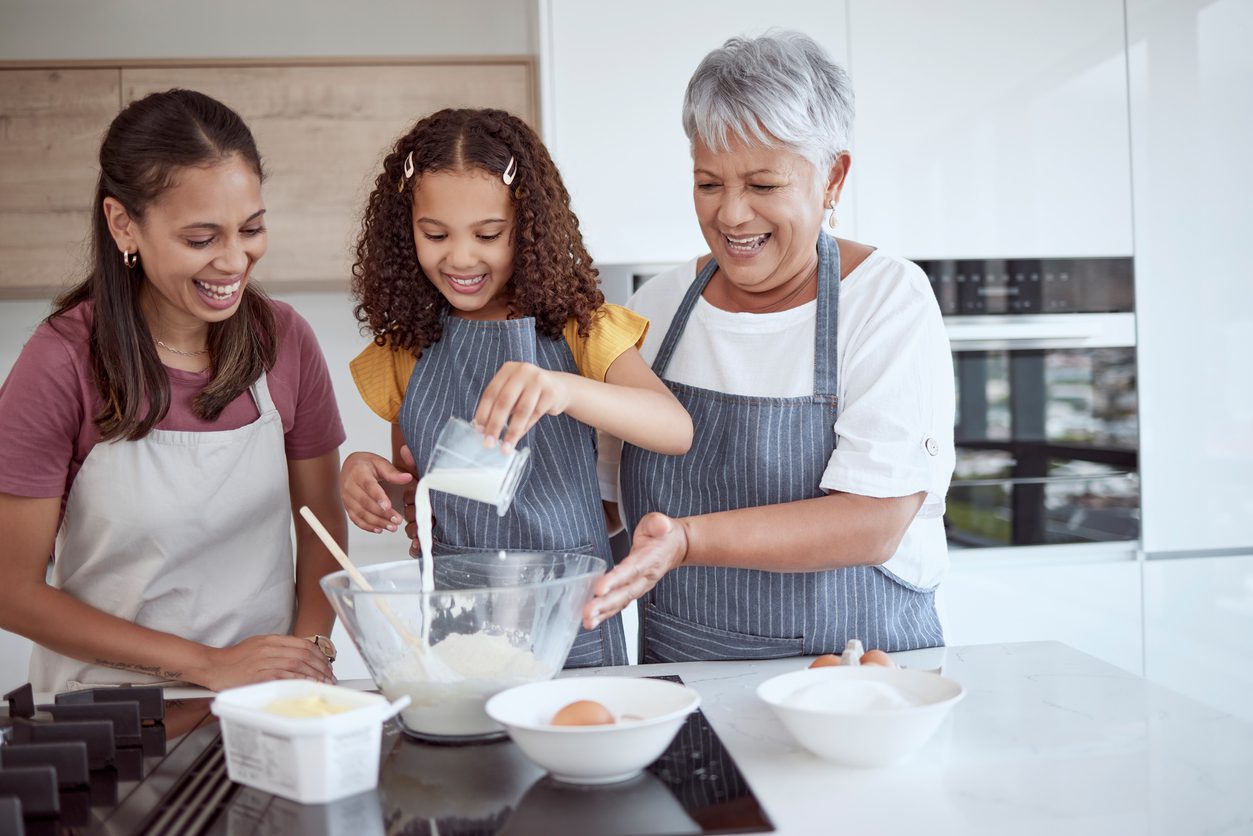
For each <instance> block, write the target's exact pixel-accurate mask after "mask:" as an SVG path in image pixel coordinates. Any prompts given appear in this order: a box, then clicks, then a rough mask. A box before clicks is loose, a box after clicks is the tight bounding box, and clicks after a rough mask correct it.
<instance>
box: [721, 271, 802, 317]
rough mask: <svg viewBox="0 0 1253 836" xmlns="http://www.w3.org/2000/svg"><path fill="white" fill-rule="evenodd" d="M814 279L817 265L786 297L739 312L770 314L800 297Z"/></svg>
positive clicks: (742, 309)
mask: <svg viewBox="0 0 1253 836" xmlns="http://www.w3.org/2000/svg"><path fill="white" fill-rule="evenodd" d="M816 278H818V265H817V264H815V265H814V269H813V270H812V271H810V273H809V275H808V276H807V277H806V278H805V281H803V282H801V283H800V284H798V285H797V286H796V287H794V288H793V289H791V290H789V291H788V293H787V295H786V296H784V297H783V298H782V299H776V300H774V301H773V302H770V303H769V304H766V305H762V306H761V307H760V308H741V309H740V312H741V313H766V312H767V311H769V312H771V313H774V312H775V311H770V309H771V308H778V307H779V306H780V305H786V304H787V303H788V302H791V301H792V300H793V299H795V298H796V297H797V296H799V295H800V293H801V291H802V290H804V289H805V288H807V287H809V284H810V282H812V281H813V280H814V279H816Z"/></svg>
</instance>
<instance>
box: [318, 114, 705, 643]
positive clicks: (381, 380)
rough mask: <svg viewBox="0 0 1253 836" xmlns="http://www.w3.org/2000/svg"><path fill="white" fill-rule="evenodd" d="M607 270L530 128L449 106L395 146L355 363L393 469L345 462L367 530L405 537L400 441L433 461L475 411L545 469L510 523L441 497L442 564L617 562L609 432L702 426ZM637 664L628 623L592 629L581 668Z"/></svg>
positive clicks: (665, 441) (641, 442)
mask: <svg viewBox="0 0 1253 836" xmlns="http://www.w3.org/2000/svg"><path fill="white" fill-rule="evenodd" d="M596 276H597V273H596V270H595V269H594V268H593V267H592V265H591V259H590V258H589V257H588V254H587V251H586V250H585V249H584V247H583V242H582V239H581V237H580V235H579V230H578V220H577V219H576V218H575V216H574V213H573V212H572V211H571V210H570V197H569V195H568V194H567V193H566V190H565V187H564V186H563V185H562V182H561V177H560V175H559V174H558V173H557V169H556V167H555V166H554V165H553V162H552V159H551V158H550V157H549V156H548V152H547V150H546V149H545V148H544V146H543V144H542V143H541V142H540V140H539V137H537V136H536V135H535V132H534V131H532V130H531V129H530V128H529V127H527V125H526V124H525V123H523V122H522V121H521V120H520V119H518V118H517V117H514V116H511V115H509V114H508V113H504V112H502V111H499V110H442V111H439V112H438V113H435V114H432V115H431V116H428V117H426V118H425V119H423V120H421V121H420V122H418V124H417V125H415V126H414V127H413V129H412V130H410V131H409V132H408V133H407V134H405V135H404V136H403V137H401V138H400V140H399V141H397V142H396V144H395V146H394V147H393V148H392V150H391V153H390V154H388V155H387V157H386V159H385V160H384V161H383V172H382V173H381V174H380V175H379V176H378V179H377V181H376V183H375V188H374V191H373V193H372V194H371V195H370V200H369V203H368V205H367V207H366V212H365V218H364V220H363V221H362V231H361V236H360V238H359V240H358V242H357V259H356V263H355V264H354V265H353V277H354V281H353V290H354V292H355V294H356V296H357V298H358V299H359V300H360V304H359V305H358V306H357V308H356V314H357V318H358V319H359V320H360V321H361V322H363V323H365V324H367V325H368V326H369V328H370V330H371V331H372V332H373V334H374V344H373V345H371V346H369V347H368V348H367V349H366V350H365V351H364V352H362V353H361V355H360V356H358V357H357V358H356V360H354V361H353V363H352V374H353V377H354V379H355V380H356V382H357V387H358V389H359V390H360V391H361V395H362V397H363V398H364V399H365V401H366V403H367V404H368V405H369V406H370V408H371V409H373V410H374V411H375V412H376V413H378V414H379V415H380V416H381V417H382V418H384V419H385V420H387V421H389V422H391V423H392V447H393V459H392V461H388V460H387V459H385V458H383V457H382V456H378V455H375V454H373V453H353V454H352V455H350V456H349V457H348V459H347V460H346V461H345V462H344V467H343V471H342V473H341V477H340V485H341V490H342V493H343V499H344V505H345V508H346V509H347V510H348V515H349V518H350V519H351V520H352V521H353V522H354V523H355V524H357V525H358V526H360V527H361V528H364V529H366V530H367V531H374V532H378V531H381V530H382V529H384V528H386V529H388V530H389V531H395V530H397V526H398V525H400V524H401V522H402V520H401V519H400V517H399V516H398V515H397V514H396V513H395V511H394V510H393V506H392V503H391V502H390V501H389V500H388V498H387V493H386V491H385V490H384V489H383V483H387V484H391V485H403V484H406V483H408V482H409V481H410V479H411V478H412V475H411V474H410V473H409V472H406V471H407V466H406V464H403V463H402V461H401V451H402V447H404V446H407V447H408V449H409V450H411V451H412V453H413V456H412V458H413V459H414V460H416V461H417V462H421V463H423V464H425V462H426V461H427V459H428V457H429V456H430V454H431V451H432V449H433V448H434V444H435V437H436V435H437V434H438V433H439V430H440V428H441V427H442V426H443V424H444V422H445V421H446V420H447V419H448V417H449V416H459V417H463V418H468V419H472V420H473V421H474V422H475V423H476V424H477V425H478V426H479V427H480V428H481V429H482V431H483V433H484V435H485V437H486V438H488V439H496V438H498V437H500V436H501V433H502V432H503V434H504V435H503V438H502V439H501V444H502V445H503V446H504V447H505V448H506V449H509V448H512V447H513V446H514V445H517V444H518V443H519V442H523V436H524V435H525V442H524V443H525V444H527V445H528V446H529V447H530V448H531V460H530V464H529V469H528V472H527V475H526V477H525V479H524V480H523V482H522V484H521V486H520V487H519V490H518V493H517V494H516V495H515V497H514V500H513V505H512V507H511V508H510V510H509V513H508V514H507V515H506V516H504V517H498V516H497V515H496V512H495V510H494V509H493V508H492V507H491V506H489V505H486V504H482V503H476V502H468V501H466V500H461V499H458V498H456V497H451V496H449V495H447V494H444V493H439V492H435V493H432V495H431V504H432V509H433V511H434V517H435V529H434V539H435V547H434V551H435V554H437V555H439V554H449V553H454V552H477V551H491V550H496V549H512V550H540V551H570V552H583V553H589V554H596V555H599V556H600V557H603V558H605V559H606V560H608V559H610V552H609V538H608V533H607V530H606V524H605V516H604V511H603V507H602V505H601V501H600V493H599V488H598V484H597V477H596V431H597V430H598V429H599V430H605V431H606V432H609V433H612V434H613V435H615V436H618V435H622V436H623V437H624V438H627V439H629V440H630V442H631V443H632V444H635V445H638V446H640V447H644V448H646V449H649V450H653V451H655V452H659V453H665V454H674V455H678V454H682V453H685V452H687V449H688V447H689V446H690V444H691V441H692V422H691V419H690V418H689V417H688V415H687V412H686V411H684V409H683V407H681V406H680V405H679V402H678V401H677V400H676V399H675V398H674V396H673V395H671V394H670V392H669V390H668V389H667V388H666V387H665V385H664V384H663V383H662V382H661V381H660V380H659V379H658V378H657V376H656V375H654V374H653V373H652V370H651V369H650V368H649V367H648V365H647V364H646V363H645V362H644V361H643V359H641V357H640V354H639V350H638V349H639V345H640V343H641V342H642V341H643V338H644V333H645V331H646V330H647V327H648V323H647V321H646V320H644V319H642V318H641V317H639V316H637V315H635V314H633V313H631V312H630V311H627V310H626V309H624V308H619V307H616V306H613V305H606V304H605V301H604V296H603V295H602V294H601V293H600V291H599V289H598V288H597V286H596ZM541 419H543V420H541ZM489 443H491V442H490V441H489ZM402 467H405V468H406V469H404V470H402V469H401V468H402ZM626 661H627V658H626V643H625V639H624V636H623V632H622V624H621V621H620V620H618V619H614V620H612V621H608V622H605V623H604V624H601V625H599V626H598V627H597V628H596V629H594V630H591V631H586V632H582V633H580V634H579V636H578V638H577V639H576V640H575V643H574V647H573V648H572V649H571V651H570V655H569V657H568V658H567V660H566V665H567V666H568V667H577V666H588V665H620V664H625V663H626Z"/></svg>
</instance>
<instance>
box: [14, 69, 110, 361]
mask: <svg viewBox="0 0 1253 836" xmlns="http://www.w3.org/2000/svg"><path fill="white" fill-rule="evenodd" d="M119 96H120V92H119V82H118V74H117V70H116V69H105V68H98V69H66V68H56V69H54V68H45V69H23V70H0V113H3V117H2V118H0V120H2V121H0V126H2V127H3V141H0V293H4V295H6V296H9V297H13V296H32V295H38V294H39V292H40V288H46V287H49V286H58V285H61V284H63V283H66V282H67V281H68V280H70V279H71V278H76V277H77V275H78V273H79V272H81V269H82V268H81V266H80V265H81V264H83V263H85V262H86V258H87V248H88V243H89V232H88V222H89V218H90V204H91V196H92V194H93V193H94V187H95V182H96V176H97V171H98V162H97V155H98V153H99V151H100V138H101V137H102V136H103V135H104V130H105V128H107V127H108V125H109V122H110V121H111V120H112V119H113V117H114V116H115V115H117V111H118V100H119ZM5 371H6V374H7V369H6V370H5Z"/></svg>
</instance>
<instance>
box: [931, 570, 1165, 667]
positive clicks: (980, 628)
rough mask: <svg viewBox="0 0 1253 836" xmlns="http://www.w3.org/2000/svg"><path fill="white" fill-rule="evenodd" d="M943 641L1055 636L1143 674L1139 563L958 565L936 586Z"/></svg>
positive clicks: (1050, 638)
mask: <svg viewBox="0 0 1253 836" xmlns="http://www.w3.org/2000/svg"><path fill="white" fill-rule="evenodd" d="M940 589H941V594H942V596H943V605H944V610H945V636H944V638H945V641H946V642H947V643H948V644H949V645H964V644H994V643H999V642H1017V641H1060V642H1065V643H1066V644H1068V645H1070V646H1071V647H1075V648H1078V649H1079V650H1082V651H1083V652H1084V653H1090V654H1092V655H1093V656H1096V657H1098V658H1100V659H1104V660H1105V661H1106V662H1109V663H1110V664H1114V665H1117V666H1118V667H1120V668H1123V669H1124V670H1127V671H1130V672H1132V673H1136V674H1140V673H1142V672H1143V671H1142V667H1143V654H1142V646H1141V638H1140V564H1139V563H1137V562H1135V561H1132V560H1126V561H1120V562H1116V563H1104V562H1100V563H1097V562H1092V563H1070V564H1057V563H1052V564H1037V565H1031V566H1015V565H1006V566H1004V567H995V568H992V567H980V568H970V569H968V568H963V566H962V559H961V557H960V556H955V557H954V568H953V569H952V571H950V572H949V574H948V576H947V577H945V579H944V583H943V584H942V585H941V587H940Z"/></svg>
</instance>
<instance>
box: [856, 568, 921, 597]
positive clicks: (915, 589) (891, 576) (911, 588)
mask: <svg viewBox="0 0 1253 836" xmlns="http://www.w3.org/2000/svg"><path fill="white" fill-rule="evenodd" d="M871 568H872V569H874V570H875V571H876V572H878V573H879V574H880V575H883V577H885V578H887V579H888V580H890V581H891V582H892V583H894V584H896V585H897V586H903V587H905V588H906V589H908V590H909V591H910V592H917V593H918V594H919V595H934V594H935V591H936V589H937V588H938V587H937V586H930V587H928V586H918V585H917V584H912V583H910V582H909V581H907V580H904V579H902V578H901V577H899V576H898V575H895V574H893V573H892V572H890V571H889V570H887V569H885V568H884V567H882V566H877V565H876V566H872V567H871Z"/></svg>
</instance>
